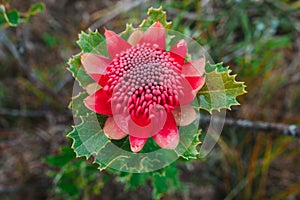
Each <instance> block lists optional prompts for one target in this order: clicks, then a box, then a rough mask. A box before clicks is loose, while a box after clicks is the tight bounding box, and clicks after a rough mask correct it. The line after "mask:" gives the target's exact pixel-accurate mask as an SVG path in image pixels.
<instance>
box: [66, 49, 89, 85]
mask: <svg viewBox="0 0 300 200" xmlns="http://www.w3.org/2000/svg"><path fill="white" fill-rule="evenodd" d="M68 64H69V68H68V69H69V71H70V72H71V73H72V75H73V77H74V78H75V79H76V80H77V81H78V83H79V85H80V86H82V87H86V86H87V85H89V84H91V83H94V82H95V81H94V80H93V79H92V78H91V77H90V76H89V75H88V74H87V73H86V72H85V70H84V69H83V68H82V66H81V61H80V55H79V54H78V55H76V56H74V57H72V58H71V59H70V60H69V62H68Z"/></svg>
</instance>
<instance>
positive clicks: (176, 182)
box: [152, 164, 182, 199]
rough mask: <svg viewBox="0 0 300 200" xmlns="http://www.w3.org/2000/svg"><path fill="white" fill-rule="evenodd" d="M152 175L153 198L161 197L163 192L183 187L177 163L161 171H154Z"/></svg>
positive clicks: (170, 191)
mask: <svg viewBox="0 0 300 200" xmlns="http://www.w3.org/2000/svg"><path fill="white" fill-rule="evenodd" d="M152 176H153V180H152V186H153V191H152V195H153V199H160V198H161V197H162V195H163V194H166V193H172V192H173V191H174V190H175V189H176V190H181V189H182V185H181V183H180V179H179V171H178V168H177V166H176V164H172V165H169V166H167V167H165V168H163V169H161V170H160V173H158V172H154V173H153V175H152Z"/></svg>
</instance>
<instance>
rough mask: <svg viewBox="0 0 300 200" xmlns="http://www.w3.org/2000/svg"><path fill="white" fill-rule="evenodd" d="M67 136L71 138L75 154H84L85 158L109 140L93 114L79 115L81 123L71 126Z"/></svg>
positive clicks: (78, 155)
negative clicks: (71, 128)
mask: <svg viewBox="0 0 300 200" xmlns="http://www.w3.org/2000/svg"><path fill="white" fill-rule="evenodd" d="M68 137H70V138H72V139H73V144H72V148H73V149H74V151H75V153H76V156H77V157H81V156H84V157H86V158H87V159H88V158H89V157H91V155H93V154H96V153H98V152H99V151H100V149H101V148H103V147H104V146H105V145H106V144H107V143H109V142H110V140H109V139H108V138H107V137H106V136H105V135H104V133H103V130H102V128H101V127H100V125H99V122H98V119H97V116H96V115H95V114H90V115H88V116H86V117H81V123H80V124H79V125H77V126H75V127H74V128H73V130H72V131H71V132H70V133H69V134H68Z"/></svg>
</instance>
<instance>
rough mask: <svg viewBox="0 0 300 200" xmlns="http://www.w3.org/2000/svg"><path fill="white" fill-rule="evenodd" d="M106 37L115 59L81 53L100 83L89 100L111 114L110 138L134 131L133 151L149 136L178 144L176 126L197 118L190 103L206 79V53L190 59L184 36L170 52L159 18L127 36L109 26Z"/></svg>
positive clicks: (159, 141) (95, 108)
mask: <svg viewBox="0 0 300 200" xmlns="http://www.w3.org/2000/svg"><path fill="white" fill-rule="evenodd" d="M105 37H106V44H107V48H108V53H109V56H110V58H105V57H103V56H101V55H96V54H92V53H85V54H82V55H81V62H82V65H83V67H84V69H85V70H86V72H87V73H88V74H89V75H90V76H91V77H92V78H93V79H94V80H95V81H96V82H97V83H98V84H99V85H100V86H101V89H99V90H97V91H96V92H95V93H94V94H92V95H91V96H89V97H87V98H86V99H85V100H84V103H85V105H86V106H87V107H88V108H89V109H91V110H92V111H94V112H96V113H100V114H104V115H108V116H109V118H108V119H107V121H106V122H105V125H104V129H103V131H104V133H105V135H106V136H107V137H108V138H110V139H114V140H119V139H122V138H124V137H125V136H126V135H129V141H130V146H131V150H132V151H133V152H138V151H140V150H141V149H142V148H143V146H144V144H145V143H146V141H147V139H148V138H149V137H153V139H154V141H155V142H156V143H157V144H158V145H159V146H160V147H161V148H166V149H175V148H176V146H177V145H178V143H179V133H178V129H177V126H186V125H188V124H190V123H192V122H193V121H194V120H195V118H196V112H195V110H194V108H193V107H192V106H191V105H189V103H190V102H191V101H193V99H194V98H195V95H196V93H197V91H198V90H199V89H200V88H201V87H202V86H203V84H204V80H205V79H204V67H205V60H204V58H203V57H202V58H199V59H197V60H192V61H190V62H185V57H186V55H187V43H186V41H184V40H180V41H178V42H177V43H176V44H175V45H174V46H173V47H172V48H171V49H170V51H166V50H165V49H166V32H165V29H164V27H163V25H162V24H161V23H160V22H159V21H158V22H155V23H154V24H153V25H152V26H151V27H149V28H148V29H147V30H146V31H145V32H144V33H143V32H142V31H140V30H139V29H136V30H135V31H134V32H133V33H132V34H131V36H130V37H129V39H128V41H125V40H124V39H122V38H121V37H119V36H118V35H117V34H116V33H114V32H113V31H109V30H105Z"/></svg>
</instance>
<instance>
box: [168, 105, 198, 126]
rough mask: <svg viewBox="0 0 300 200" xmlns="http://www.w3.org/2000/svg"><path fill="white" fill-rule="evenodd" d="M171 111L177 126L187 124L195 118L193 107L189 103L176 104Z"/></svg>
mask: <svg viewBox="0 0 300 200" xmlns="http://www.w3.org/2000/svg"><path fill="white" fill-rule="evenodd" d="M172 113H173V116H174V119H175V121H176V124H177V126H187V125H189V124H191V123H192V122H193V121H194V120H195V119H196V118H197V114H196V111H195V109H194V108H193V106H191V105H189V104H187V105H184V106H177V107H176V109H175V110H173V111H172Z"/></svg>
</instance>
